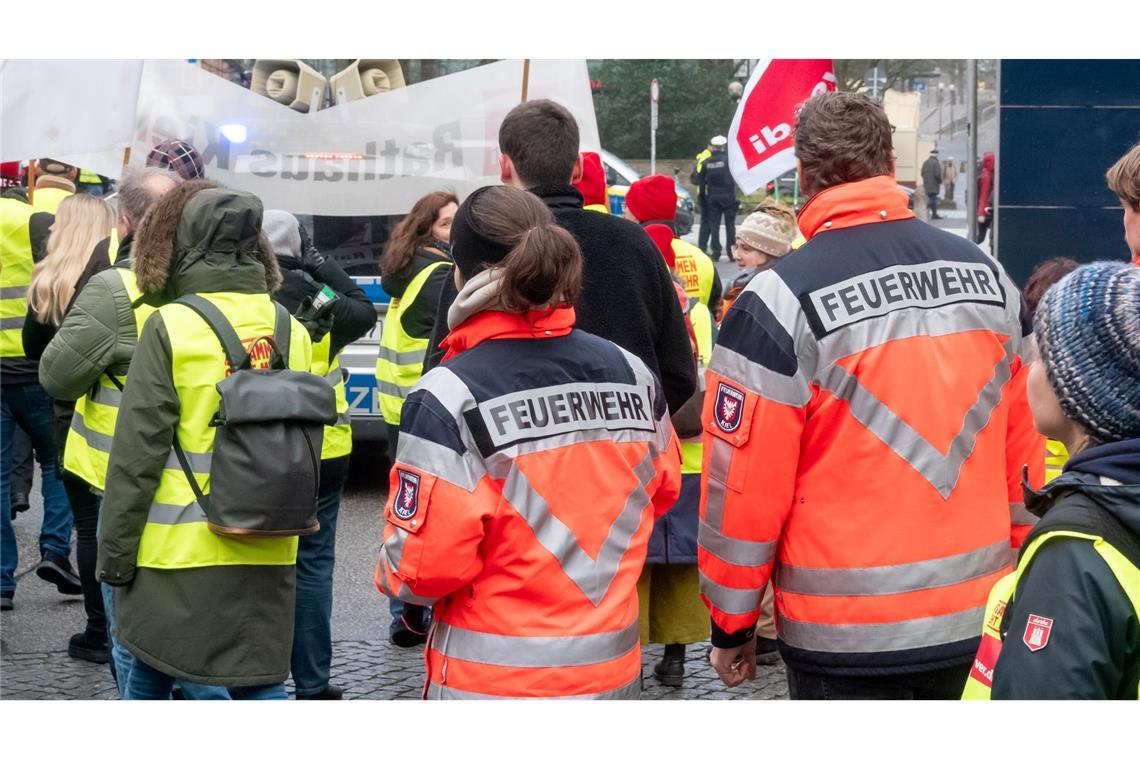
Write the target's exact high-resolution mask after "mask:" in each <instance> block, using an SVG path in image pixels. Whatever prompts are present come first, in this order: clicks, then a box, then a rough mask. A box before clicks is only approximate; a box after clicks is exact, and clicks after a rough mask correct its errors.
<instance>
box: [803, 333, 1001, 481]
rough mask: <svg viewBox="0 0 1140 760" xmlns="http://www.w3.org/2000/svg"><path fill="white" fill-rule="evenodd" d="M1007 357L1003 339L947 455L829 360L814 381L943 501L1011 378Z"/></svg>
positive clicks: (956, 479)
mask: <svg viewBox="0 0 1140 760" xmlns="http://www.w3.org/2000/svg"><path fill="white" fill-rule="evenodd" d="M1011 360H1012V350H1011V347H1010V344H1009V342H1008V341H1007V342H1006V343H1005V355H1004V356H1002V358H1001V359H999V360H998V363H997V364H996V365H994V374H993V377H991V378H990V379H989V381H987V382H986V384H985V385H984V386H983V387H982V389H981V391H980V392H979V393H978V398H977V400H976V401H975V402H974V405H973V406H971V407H970V409H969V411H967V412H966V417H965V419H964V420H962V428H961V430H959V431H958V434H957V435H955V436H954V439H953V440H952V441H951V442H950V449H949V451H947V452H946V454H942V452H940V451H939V450H938V449H936V448H935V447H934V446H933V445H932V444H931V443H930V442H929V441H927V440H926V439H925V438H923V437H922V435H921V434H920V433H919V432H918V431H916V430H915V429H914V428H912V427H911V426H910V425H909V424H908V423H907V422H906V421H905V420H903V419H902V418H901V417H899V416H898V415H897V414H895V413H894V412H893V411H892V410H891V408H890V407H888V406H887V405H886V404H884V403H883V402H882V401H881V400H879V398H877V397H876V396H875V395H874V394H873V393H871V392H870V391H869V390H867V389H866V388H864V387H863V386H862V384H860V383H859V379H858V378H857V377H855V376H854V375H852V374H851V373H849V372H848V371H847V370H846V369H844V368H843V367H840V366H839V365H837V364H832V365H831V366H829V367H828V368H827V369H825V370H823V371H822V372H820V374H819V378H818V380H819V385H820V387H821V388H825V389H826V390H829V391H831V392H832V393H833V394H835V397H836V398H839V399H843V400H845V401H847V403H848V405H849V407H850V409H851V414H852V416H854V417H855V419H857V420H859V422H861V423H862V424H863V425H864V426H865V427H866V428H867V429H868V430H869V431H870V432H871V433H872V434H873V435H874V436H875V437H876V438H878V439H879V440H880V441H882V442H883V443H884V444H886V445H887V446H889V447H890V448H891V449H892V450H893V451H894V452H895V453H896V454H898V455H899V456H900V457H902V458H903V459H905V460H906V462H907V464H909V465H910V466H911V467H913V468H914V469H915V470H916V471H917V472H918V473H919V474H920V475H922V477H924V478H925V479H926V480H927V482H929V483H930V485H932V486H934V488H935V489H937V490H938V492H939V493H940V494H942V498H943V499H948V498H950V494H951V493H953V491H954V486H955V485H957V483H958V476H959V474H960V473H961V471H962V465H963V464H964V463H965V461H966V459H967V458H969V456H970V454H971V453H972V452H973V450H974V442H975V440H976V439H977V436H978V433H980V432H981V431H982V429H983V428H984V427H985V426H986V425H987V424H988V423H989V421H990V416H991V415H992V414H993V411H994V409H995V408H996V407H997V405H998V403H999V402H1000V401H1001V392H1002V388H1004V387H1005V384H1006V382H1007V381H1008V380H1009V377H1010V361H1011Z"/></svg>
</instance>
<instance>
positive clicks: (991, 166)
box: [974, 151, 997, 250]
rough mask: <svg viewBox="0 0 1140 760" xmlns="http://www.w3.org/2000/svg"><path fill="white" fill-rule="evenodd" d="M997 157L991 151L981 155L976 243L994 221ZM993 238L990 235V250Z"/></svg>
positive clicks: (984, 237)
mask: <svg viewBox="0 0 1140 760" xmlns="http://www.w3.org/2000/svg"><path fill="white" fill-rule="evenodd" d="M996 166H997V158H996V157H995V155H994V152H993V151H989V152H988V153H986V154H985V155H984V156H982V173H981V174H980V175H978V211H977V213H978V236H977V237H976V238H974V242H975V243H977V244H978V245H981V244H982V241H983V240H985V239H986V233H987V232H989V229H990V225H991V224H993V221H994V197H993V196H994V178H995V177H996V176H997V174H996ZM993 247H994V239H993V237H992V236H991V237H990V250H993Z"/></svg>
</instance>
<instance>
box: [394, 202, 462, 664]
mask: <svg viewBox="0 0 1140 760" xmlns="http://www.w3.org/2000/svg"><path fill="white" fill-rule="evenodd" d="M458 208H459V198H457V197H456V195H455V193H451V192H445V191H436V192H433V193H428V194H427V195H425V196H424V197H422V198H420V199H419V200H418V201H416V204H415V205H414V206H412V210H411V211H410V212H408V215H407V216H405V217H404V218H403V219H401V220H400V223H399V224H397V225H396V228H395V229H394V230H392V236H391V237H390V238H389V239H388V245H387V247H385V249H384V255H383V257H382V258H381V259H380V275H381V278H380V286H381V287H382V288H384V290H385V291H386V292H387V293H388V295H390V296H392V303H391V304H390V305H389V306H388V313H387V314H386V315H385V317H384V328H383V331H382V332H381V335H380V355H379V356H378V357H377V359H376V386H377V388H378V390H379V393H380V412H381V414H383V416H384V422H386V423H387V424H388V461H389V462H395V461H396V448H397V446H398V444H399V432H400V411H401V409H402V408H403V405H404V399H405V398H407V395H408V393H409V392H411V390H412V387H413V386H414V385H415V384H416V383H417V382H419V379H420V376H421V375H422V374H423V365H424V357H425V355H426V354H427V349H428V344H429V340H430V338H431V336H432V332H433V330H435V329H436V328H437V325H436V320H437V318H438V308H439V304H440V296H441V294H442V293H443V291H444V289H445V287H446V286H447V285H448V284H449V283H450V281H451V271H452V264H451V245H450V243H449V242H448V240H449V239H450V236H451V220H452V219H454V218H455V212H456V209H458ZM388 611H389V613H390V614H391V616H392V620H391V623H390V624H389V628H388V638H389V640H390V641H391V642H392V643H393V644H395V645H396V646H400V647H414V646H417V645H419V644H422V643H424V642H425V641H427V631H428V625H429V624H430V615H431V611H430V610H428V609H427V608H426V607H422V606H420V605H414V604H408V605H405V604H404V602H403V601H402V600H399V599H392V600H391V601H390V602H389V604H388Z"/></svg>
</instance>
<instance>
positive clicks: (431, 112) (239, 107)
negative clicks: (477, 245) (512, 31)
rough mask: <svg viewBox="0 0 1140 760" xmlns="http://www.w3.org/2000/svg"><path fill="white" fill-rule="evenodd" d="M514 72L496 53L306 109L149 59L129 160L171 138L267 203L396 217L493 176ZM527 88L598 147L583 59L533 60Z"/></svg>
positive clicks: (514, 98)
mask: <svg viewBox="0 0 1140 760" xmlns="http://www.w3.org/2000/svg"><path fill="white" fill-rule="evenodd" d="M522 76H523V65H522V61H499V62H497V63H492V64H488V65H486V66H479V67H477V68H474V69H469V70H467V71H463V72H460V73H458V74H450V75H448V76H443V77H439V78H436V79H431V80H428V81H425V82H420V83H418V84H413V85H410V86H408V87H403V88H399V89H395V90H392V91H390V92H385V93H381V94H379V95H375V96H373V97H370V98H364V99H362V100H355V101H351V102H348V103H344V104H341V105H337V106H333V107H330V108H327V109H324V110H321V111H317V112H316V113H309V114H303V113H299V112H297V111H293V110H291V109H289V108H287V107H285V106H283V105H281V104H280V103H276V102H274V101H272V100H270V99H268V98H265V97H263V96H260V95H257V94H255V93H253V92H250V91H249V90H246V89H243V88H241V87H238V86H236V85H234V84H231V83H230V82H227V81H225V80H223V79H221V78H219V77H216V76H214V75H212V74H209V73H207V72H205V71H202V70H201V69H199V68H198V67H196V66H191V65H189V64H186V63H182V62H174V61H147V63H146V67H145V69H144V72H143V81H142V86H141V91H140V96H139V109H138V125H137V130H136V133H135V143H134V148H133V150H132V163H141V162H142V161H143V160H145V157H146V155H147V153H148V152H149V150H150V148H151V147H153V146H154V145H156V144H157V143H159V142H161V141H162V140H165V139H168V138H179V139H184V140H187V141H189V142H190V143H192V144H193V145H194V146H195V147H196V148H197V149H198V151H199V152H200V153H201V154H202V160H203V163H204V164H205V170H206V176H207V177H208V178H209V179H212V180H215V181H217V182H220V183H222V184H225V185H227V186H229V187H234V188H238V189H241V190H247V191H249V192H251V193H255V194H257V195H258V196H260V197H261V199H262V202H263V203H264V204H265V207H266V208H281V209H286V210H288V211H292V212H293V213H297V214H321V215H330V216H366V215H381V214H402V213H406V212H407V211H408V210H409V209H410V208H411V207H412V204H414V203H415V201H416V200H417V199H418V198H420V197H421V196H422V195H424V194H425V193H428V192H430V191H432V190H440V189H444V188H450V189H453V190H455V191H456V192H457V193H458V194H459V195H460V196H464V195H466V194H467V193H470V192H471V191H473V190H475V189H477V188H479V187H482V186H484V185H487V184H492V183H497V182H498V181H499V166H498V131H499V125H500V123H501V122H502V119H503V117H504V116H505V115H506V113H507V112H508V111H509V110H510V109H511V108H513V107H514V106H516V105H517V104H518V103H519V100H520V97H521V92H522ZM528 97H529V98H531V99H534V98H544V97H545V98H551V99H552V100H556V101H558V102H559V103H561V104H563V105H564V106H566V107H567V108H568V109H569V110H570V111H571V112H572V113H573V114H574V116H575V118H577V120H578V124H579V129H580V131H581V143H582V147H581V149H582V150H597V149H598V147H599V140H598V128H597V123H596V121H595V118H594V108H593V100H592V97H591V95H590V89H589V81H588V78H587V73H586V64H585V62H584V61H532V62H531V66H530V78H529V94H528ZM227 135H228V137H227Z"/></svg>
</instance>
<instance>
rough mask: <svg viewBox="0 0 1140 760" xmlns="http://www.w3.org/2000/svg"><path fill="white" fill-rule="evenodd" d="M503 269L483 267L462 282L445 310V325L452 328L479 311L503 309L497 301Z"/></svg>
mask: <svg viewBox="0 0 1140 760" xmlns="http://www.w3.org/2000/svg"><path fill="white" fill-rule="evenodd" d="M502 281H503V270H501V269H484V270H483V271H482V272H480V273H479V274H477V275H475V276H474V277H472V278H471V279H470V280H468V281H467V282H465V283H464V284H463V288H462V289H461V290H460V291H459V295H458V296H456V298H455V302H454V303H453V304H451V308H450V309H448V310H447V326H448V328H449V329H452V330H454V329H455V328H457V327H459V326H460V325H461V324H463V323H464V322H466V321H467V319H469V318H470V317H471V316H472V315H474V314H478V313H479V312H481V311H504V309H503V307H502V304H501V302H500V301H499V293H500V292H501V291H502V288H503V282H502Z"/></svg>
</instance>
